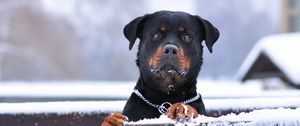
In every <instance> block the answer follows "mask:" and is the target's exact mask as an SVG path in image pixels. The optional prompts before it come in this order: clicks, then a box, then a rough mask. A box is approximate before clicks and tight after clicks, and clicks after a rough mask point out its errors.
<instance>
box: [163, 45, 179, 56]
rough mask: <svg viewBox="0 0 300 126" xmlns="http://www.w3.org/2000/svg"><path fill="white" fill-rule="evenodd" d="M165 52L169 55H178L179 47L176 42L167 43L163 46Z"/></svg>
mask: <svg viewBox="0 0 300 126" xmlns="http://www.w3.org/2000/svg"><path fill="white" fill-rule="evenodd" d="M163 50H164V54H165V55H168V56H172V55H177V54H178V47H177V46H176V45H174V44H167V45H165V46H164V48H163Z"/></svg>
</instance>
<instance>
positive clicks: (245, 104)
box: [203, 97, 300, 111]
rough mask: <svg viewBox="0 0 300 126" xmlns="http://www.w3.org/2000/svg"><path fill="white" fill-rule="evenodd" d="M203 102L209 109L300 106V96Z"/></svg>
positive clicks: (206, 100) (207, 100) (209, 100)
mask: <svg viewBox="0 0 300 126" xmlns="http://www.w3.org/2000/svg"><path fill="white" fill-rule="evenodd" d="M203 102H204V104H205V108H206V110H207V111H209V110H249V109H263V108H279V107H285V108H291V107H292V108H296V107H300V97H271V98H265V97H261V98H235V99H233V98H231V99H204V100H203Z"/></svg>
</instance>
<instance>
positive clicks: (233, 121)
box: [127, 108, 300, 126]
mask: <svg viewBox="0 0 300 126" xmlns="http://www.w3.org/2000/svg"><path fill="white" fill-rule="evenodd" d="M299 119H300V108H297V109H283V108H279V109H262V110H255V111H252V112H249V113H241V114H238V115H236V114H229V115H226V116H221V117H218V118H214V117H206V116H199V117H198V118H196V119H193V120H190V121H188V122H175V121H173V120H171V119H169V118H167V117H166V116H165V115H162V116H161V117H160V118H158V119H144V120H141V121H138V122H128V123H127V124H129V125H140V124H148V125H149V124H175V125H197V124H198V125H199V124H207V125H222V126H223V125H225V126H227V125H296V126H297V125H300V120H299Z"/></svg>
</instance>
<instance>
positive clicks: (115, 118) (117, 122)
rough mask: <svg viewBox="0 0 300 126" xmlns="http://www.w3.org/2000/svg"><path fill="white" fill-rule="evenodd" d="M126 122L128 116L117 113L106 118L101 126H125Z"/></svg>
mask: <svg viewBox="0 0 300 126" xmlns="http://www.w3.org/2000/svg"><path fill="white" fill-rule="evenodd" d="M126 120H127V117H126V116H124V115H122V114H120V113H118V112H116V113H113V114H112V115H109V116H106V117H105V118H104V121H103V123H102V124H101V126H123V125H124V122H125V121H126Z"/></svg>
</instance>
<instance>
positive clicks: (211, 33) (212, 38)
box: [196, 16, 220, 53]
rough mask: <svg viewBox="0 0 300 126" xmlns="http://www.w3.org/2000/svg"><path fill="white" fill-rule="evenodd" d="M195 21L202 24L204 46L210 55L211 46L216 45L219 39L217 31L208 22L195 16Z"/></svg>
mask: <svg viewBox="0 0 300 126" xmlns="http://www.w3.org/2000/svg"><path fill="white" fill-rule="evenodd" d="M196 17H197V19H198V20H199V23H200V24H202V25H203V26H204V29H205V30H204V33H205V37H204V40H205V44H206V46H207V48H208V50H209V52H210V53H212V47H213V45H214V44H215V43H216V41H217V40H218V38H219V35H220V33H219V30H218V29H217V28H215V27H214V26H213V25H212V24H211V23H210V22H209V21H207V20H205V19H203V18H201V17H199V16H196Z"/></svg>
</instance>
